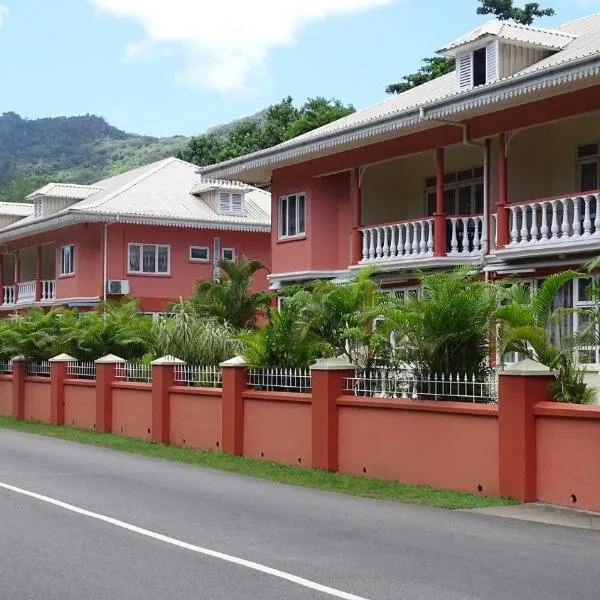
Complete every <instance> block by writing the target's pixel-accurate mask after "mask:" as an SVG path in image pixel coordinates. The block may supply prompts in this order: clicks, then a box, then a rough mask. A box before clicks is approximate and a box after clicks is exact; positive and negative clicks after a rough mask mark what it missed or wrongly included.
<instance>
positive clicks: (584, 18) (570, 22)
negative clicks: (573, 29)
mask: <svg viewBox="0 0 600 600" xmlns="http://www.w3.org/2000/svg"><path fill="white" fill-rule="evenodd" d="M597 17H600V12H595V13H592V14H591V15H584V16H583V17H579V18H578V19H573V20H572V21H567V22H566V23H561V24H560V25H558V26H557V27H556V29H561V28H562V27H567V26H569V25H574V24H575V23H579V22H581V21H587V20H588V19H594V18H597Z"/></svg>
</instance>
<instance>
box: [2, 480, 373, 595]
mask: <svg viewBox="0 0 600 600" xmlns="http://www.w3.org/2000/svg"><path fill="white" fill-rule="evenodd" d="M0 488H3V489H5V490H8V491H10V492H15V493H16V494H21V495H23V496H29V497H30V498H35V499H36V500H40V501H42V502H46V503H48V504H52V505H54V506H58V507H59V508H63V509H65V510H68V511H71V512H73V513H76V514H78V515H82V516H84V517H89V518H90V519H96V520H98V521H103V522H104V523H108V524H109V525H114V526H115V527H120V528H121V529H126V530H127V531H132V532H133V533H138V534H139V535H144V536H146V537H149V538H152V539H154V540H158V541H159V542H164V543H165V544H171V545H172V546H177V547H178V548H183V549H184V550H189V551H191V552H197V553H198V554H204V555H205V556H210V557H211V558H217V559H219V560H224V561H225V562H229V563H232V564H234V565H238V566H240V567H246V568H247V569H252V570H253V571H259V572H260V573H265V574H266V575H271V576H273V577H278V578H279V579H284V580H286V581H289V582H291V583H295V584H297V585H300V586H303V587H305V588H308V589H311V590H315V591H317V592H322V593H323V594H328V595H329V596H333V597H334V598H342V599H343V600H368V598H364V597H362V596H355V595H354V594H349V593H348V592H343V591H341V590H336V589H335V588H332V587H329V586H326V585H321V584H320V583H316V582H314V581H310V580H309V579H304V577H298V576H297V575H292V574H291V573H286V572H285V571H280V570H279V569H273V568H272V567H268V566H266V565H261V564H260V563H257V562H253V561H251V560H246V559H244V558H238V557H237V556H231V555H230V554H225V553H223V552H217V551H216V550H210V549H209V548H203V547H202V546H196V545H194V544H188V543H187V542H182V541H181V540H177V539H175V538H172V537H169V536H168V535H162V534H161V533H156V532H155V531H150V530H149V529H144V528H143V527H138V526H137V525H131V524H130V523H125V521H119V519H113V518H112V517H107V516H105V515H101V514H99V513H95V512H92V511H91V510H86V509H85V508H79V507H78V506H74V505H73V504H68V503H66V502H62V501H61V500H56V499H54V498H50V497H49V496H44V495H42V494H37V493H36V492H30V491H28V490H24V489H22V488H19V487H16V486H14V485H9V484H8V483H2V482H0Z"/></svg>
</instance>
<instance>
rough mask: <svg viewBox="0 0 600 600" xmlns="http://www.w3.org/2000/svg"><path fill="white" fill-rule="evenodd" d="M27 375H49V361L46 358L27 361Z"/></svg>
mask: <svg viewBox="0 0 600 600" xmlns="http://www.w3.org/2000/svg"><path fill="white" fill-rule="evenodd" d="M27 375H31V376H33V377H50V363H49V362H48V361H47V360H36V361H31V362H28V363H27Z"/></svg>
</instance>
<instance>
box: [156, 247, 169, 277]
mask: <svg viewBox="0 0 600 600" xmlns="http://www.w3.org/2000/svg"><path fill="white" fill-rule="evenodd" d="M158 272H159V273H168V272H169V246H159V247H158Z"/></svg>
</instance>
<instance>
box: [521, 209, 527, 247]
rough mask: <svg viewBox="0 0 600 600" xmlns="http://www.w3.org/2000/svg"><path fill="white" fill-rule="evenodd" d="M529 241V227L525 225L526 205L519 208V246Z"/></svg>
mask: <svg viewBox="0 0 600 600" xmlns="http://www.w3.org/2000/svg"><path fill="white" fill-rule="evenodd" d="M528 241H529V227H528V225H527V205H525V206H521V240H520V243H521V244H526V243H527V242H528Z"/></svg>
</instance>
